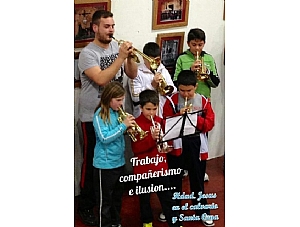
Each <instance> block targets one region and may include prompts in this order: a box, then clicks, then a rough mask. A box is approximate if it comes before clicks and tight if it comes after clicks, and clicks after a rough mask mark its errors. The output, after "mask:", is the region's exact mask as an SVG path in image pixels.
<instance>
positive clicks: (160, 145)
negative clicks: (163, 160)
mask: <svg viewBox="0 0 300 227" xmlns="http://www.w3.org/2000/svg"><path fill="white" fill-rule="evenodd" d="M150 117H151V121H152V125H153V129H151V128H150V130H151V133H153V132H152V130H153V131H154V129H156V128H158V129H159V132H160V136H163V133H162V131H161V125H160V124H159V123H158V122H155V121H154V119H153V117H152V115H151V116H150ZM159 142H160V140H159V139H157V140H156V147H157V150H158V152H163V153H166V152H168V151H169V149H170V148H173V147H172V146H169V145H168V143H167V142H163V143H159Z"/></svg>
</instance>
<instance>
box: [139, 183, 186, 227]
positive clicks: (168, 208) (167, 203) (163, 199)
mask: <svg viewBox="0 0 300 227" xmlns="http://www.w3.org/2000/svg"><path fill="white" fill-rule="evenodd" d="M151 184H153V187H154V186H155V185H157V186H159V185H163V186H164V187H163V188H170V181H169V178H168V177H153V178H151V179H146V180H140V181H139V182H138V183H137V185H138V186H141V187H147V188H148V187H149V186H151ZM156 194H157V196H158V198H159V202H160V204H161V207H162V210H163V213H164V215H165V216H166V220H167V223H168V226H169V227H171V226H172V227H177V226H180V223H179V222H178V221H177V222H176V223H174V224H172V217H177V218H178V217H179V211H176V210H172V207H173V206H175V205H176V204H175V200H173V199H172V192H171V191H170V190H165V191H157V192H156ZM150 196H151V193H143V194H139V200H140V212H141V219H142V222H143V223H149V222H152V221H153V214H152V209H151V204H150Z"/></svg>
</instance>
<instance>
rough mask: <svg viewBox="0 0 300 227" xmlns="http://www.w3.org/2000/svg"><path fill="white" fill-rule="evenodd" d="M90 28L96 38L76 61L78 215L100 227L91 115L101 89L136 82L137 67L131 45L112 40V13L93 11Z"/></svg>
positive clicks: (92, 224) (86, 223)
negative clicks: (80, 159) (80, 153)
mask: <svg viewBox="0 0 300 227" xmlns="http://www.w3.org/2000/svg"><path fill="white" fill-rule="evenodd" d="M92 28H93V32H94V33H95V38H94V40H93V42H90V43H89V44H88V45H87V46H86V47H84V48H83V49H82V51H81V52H80V54H79V60H78V68H79V72H80V81H81V92H80V98H79V119H80V121H81V127H82V132H83V138H85V140H84V144H83V147H84V149H83V157H85V158H84V160H83V164H82V171H81V182H80V186H81V194H80V197H79V198H80V199H79V203H78V212H79V215H80V217H81V218H82V221H83V223H84V224H85V225H91V226H94V225H99V222H98V220H97V218H96V216H95V214H94V207H95V205H97V204H99V194H100V193H99V186H98V187H95V185H99V183H98V182H99V173H98V171H96V169H95V168H94V167H93V165H92V163H93V155H94V148H95V144H96V136H95V131H94V127H93V116H94V111H95V108H96V106H97V105H98V104H99V102H100V99H101V95H102V92H103V90H104V86H105V85H107V84H109V83H110V82H111V81H114V80H116V81H119V82H121V83H123V78H124V73H126V75H127V76H128V77H129V78H132V79H133V78H135V77H136V75H137V64H136V63H135V62H134V61H133V59H132V51H133V48H132V43H131V42H124V43H122V45H120V46H119V45H118V43H117V42H116V41H115V40H112V36H113V34H114V31H115V22H114V19H113V14H112V13H111V12H109V11H106V10H97V11H95V13H94V14H93V16H92ZM94 181H96V183H95V182H94ZM97 200H98V201H97ZM113 224H115V223H113ZM117 224H118V223H117Z"/></svg>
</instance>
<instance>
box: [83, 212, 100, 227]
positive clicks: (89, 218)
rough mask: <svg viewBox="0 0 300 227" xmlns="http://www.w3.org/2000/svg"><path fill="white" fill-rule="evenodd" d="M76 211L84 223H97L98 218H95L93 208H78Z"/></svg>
mask: <svg viewBox="0 0 300 227" xmlns="http://www.w3.org/2000/svg"><path fill="white" fill-rule="evenodd" d="M78 213H79V216H80V217H81V219H82V222H83V223H84V224H85V225H89V226H96V225H98V219H97V218H96V216H95V214H94V212H93V209H85V210H78Z"/></svg>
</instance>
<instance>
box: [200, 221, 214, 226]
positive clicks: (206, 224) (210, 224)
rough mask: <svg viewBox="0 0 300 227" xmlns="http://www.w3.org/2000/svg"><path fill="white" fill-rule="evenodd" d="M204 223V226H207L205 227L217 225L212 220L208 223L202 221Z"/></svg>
mask: <svg viewBox="0 0 300 227" xmlns="http://www.w3.org/2000/svg"><path fill="white" fill-rule="evenodd" d="M202 222H203V225H205V226H207V227H210V226H215V223H214V221H212V220H206V221H203V220H202Z"/></svg>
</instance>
